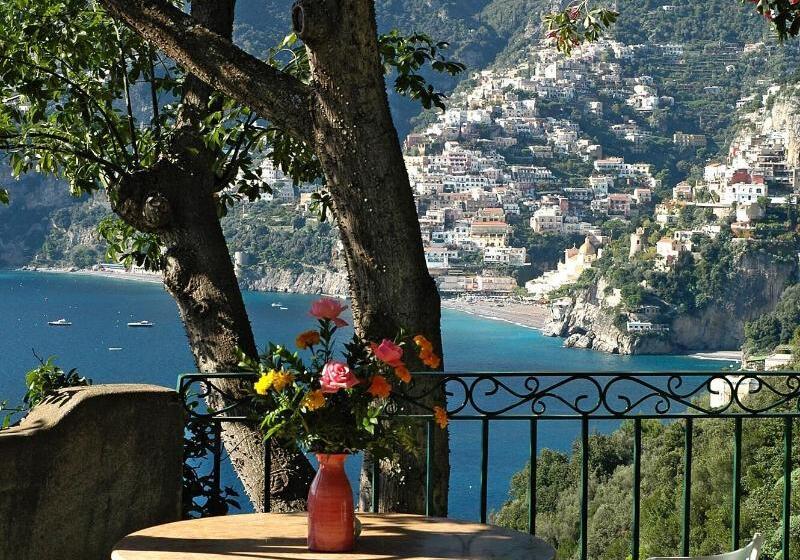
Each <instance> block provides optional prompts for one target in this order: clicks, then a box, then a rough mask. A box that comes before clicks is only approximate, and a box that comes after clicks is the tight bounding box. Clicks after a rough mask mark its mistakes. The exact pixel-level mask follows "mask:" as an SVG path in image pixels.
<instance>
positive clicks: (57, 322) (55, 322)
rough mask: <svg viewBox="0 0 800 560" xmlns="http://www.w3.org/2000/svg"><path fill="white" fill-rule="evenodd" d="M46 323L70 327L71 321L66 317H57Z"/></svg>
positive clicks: (52, 325)
mask: <svg viewBox="0 0 800 560" xmlns="http://www.w3.org/2000/svg"><path fill="white" fill-rule="evenodd" d="M47 324H48V325H50V326H51V327H71V326H72V322H71V321H67V320H66V319H59V320H57V321H48V322H47Z"/></svg>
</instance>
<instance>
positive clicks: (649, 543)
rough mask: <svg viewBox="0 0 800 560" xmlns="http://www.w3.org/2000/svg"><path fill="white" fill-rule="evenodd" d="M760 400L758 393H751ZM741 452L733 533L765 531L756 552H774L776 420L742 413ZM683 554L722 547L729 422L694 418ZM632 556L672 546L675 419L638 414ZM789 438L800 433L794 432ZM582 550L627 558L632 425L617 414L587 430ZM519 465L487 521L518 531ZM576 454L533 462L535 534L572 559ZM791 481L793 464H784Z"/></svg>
mask: <svg viewBox="0 0 800 560" xmlns="http://www.w3.org/2000/svg"><path fill="white" fill-rule="evenodd" d="M750 398H752V399H759V398H760V397H755V396H753V397H750ZM744 425H745V429H744V432H743V443H742V448H743V460H742V502H741V503H742V514H741V536H742V539H743V542H742V544H744V540H745V539H749V538H750V537H751V536H752V535H753V534H754V533H756V532H761V533H762V534H763V535H764V537H765V546H764V551H763V558H764V560H777V559H778V558H780V551H781V517H780V512H781V495H782V488H783V479H782V476H783V454H782V451H781V450H782V448H783V430H782V427H783V422H782V421H780V420H778V419H760V420H758V421H755V420H754V421H745V424H744ZM694 426H695V427H694V432H693V435H694V445H693V468H692V480H693V482H692V509H691V540H690V542H691V554H692V555H708V554H716V553H719V552H721V551H726V550H730V542H731V529H730V527H731V499H732V498H731V487H732V469H731V465H732V457H733V450H732V441H733V422H732V421H730V420H721V419H703V420H699V421H695V423H694ZM642 427H643V437H642V447H643V456H642V487H641V495H642V501H641V512H642V513H641V558H648V557H650V556H672V555H679V553H680V539H681V519H682V511H681V504H682V481H683V445H684V428H683V423H681V422H668V423H663V422H661V421H658V420H646V421H643V426H642ZM794 441H795V443H794V445H797V444H798V443H800V437H798V436H797V435H795V440H794ZM589 445H590V455H589V469H590V488H589V493H590V502H589V557H590V558H593V559H595V560H619V559H621V558H630V539H631V517H632V513H631V512H632V509H631V508H632V498H631V496H632V484H633V470H632V466H631V462H632V449H633V425H632V422H630V421H626V422H624V423H623V424H622V425H621V426H620V427H619V428H618V429H616V430H614V431H613V432H612V433H610V434H608V435H603V434H593V435H591V436H590V441H589ZM528 472H529V471H528V467H527V466H526V467H525V469H523V470H522V471H520V472H518V473H516V474H515V475H514V477H513V478H512V480H511V484H510V489H509V496H508V500H507V501H506V502H505V504H503V506H502V507H501V508H500V509H499V510H498V511H497V512H495V513H494V515H493V516H492V521H493V522H494V523H497V524H498V525H501V526H504V527H510V528H514V529H517V530H520V531H526V530H527V521H528V504H527V492H528V478H529V475H528ZM579 480H580V452H579V449H578V447H577V445H574V446H573V450H572V453H571V454H565V453H559V452H556V451H552V450H549V449H543V450H541V453H540V455H539V461H538V468H537V477H536V482H537V519H536V534H537V535H539V536H541V537H543V538H544V539H546V540H547V541H549V542H550V543H552V544H553V545H554V546H555V547H556V550H557V557H558V558H560V559H563V560H571V559H574V558H577V557H578V556H577V550H578V542H579V540H578V539H579V524H578V520H579V518H580V515H579V509H578V508H579V498H578V497H579ZM792 480H793V485H796V484H797V483H798V482H800V468H795V469H794V470H793V472H792ZM798 508H800V496H797V494H794V495H793V496H792V506H791V510H792V512H795V513H794V514H793V515H792V522H791V547H792V550H798V547H800V515H797V514H796V512H797V511H799V509H798Z"/></svg>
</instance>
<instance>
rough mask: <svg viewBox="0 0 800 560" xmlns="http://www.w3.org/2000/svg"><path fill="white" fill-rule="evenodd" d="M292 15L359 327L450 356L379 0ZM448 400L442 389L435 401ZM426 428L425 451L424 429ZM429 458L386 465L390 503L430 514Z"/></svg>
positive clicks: (441, 496)
mask: <svg viewBox="0 0 800 560" xmlns="http://www.w3.org/2000/svg"><path fill="white" fill-rule="evenodd" d="M292 21H293V24H294V27H295V31H296V32H297V33H298V35H299V37H300V38H301V39H302V40H303V41H304V43H305V44H306V48H307V49H308V53H309V61H310V64H311V73H312V86H313V89H314V92H315V95H316V99H315V110H314V111H313V118H314V137H313V146H314V149H315V152H316V154H317V157H319V159H320V162H321V163H322V167H323V169H324V171H325V175H326V179H327V184H328V188H329V190H330V193H331V197H332V200H333V205H334V214H335V215H336V217H337V219H338V223H339V229H340V234H341V239H342V243H343V245H344V252H345V260H346V263H347V270H348V273H349V280H350V292H351V295H352V300H353V314H354V319H355V325H356V330H357V332H358V333H359V334H360V335H361V336H363V337H365V338H367V339H370V340H381V339H382V338H390V339H391V338H394V336H395V335H396V334H397V332H398V331H399V330H400V329H401V328H402V329H405V330H406V331H407V332H410V333H412V334H416V333H421V334H423V335H425V336H426V337H427V338H428V339H429V340H430V341H431V342H432V343H433V345H434V347H435V348H436V351H437V352H439V353H440V354H441V351H442V344H441V331H440V325H439V323H440V313H441V311H440V301H439V293H438V291H437V289H436V284H435V283H434V281H433V279H432V278H431V276H430V274H429V273H428V269H427V266H426V264H425V256H424V250H423V247H422V238H421V234H420V227H419V220H418V218H417V211H416V206H415V203H414V198H413V194H412V191H411V186H410V183H409V179H408V174H407V172H406V168H405V162H404V160H403V155H402V151H401V148H400V142H399V140H398V138H397V131H396V130H395V127H394V123H393V121H392V117H391V113H390V110H389V102H388V98H387V95H386V86H385V83H384V79H383V68H382V62H381V59H380V54H379V52H378V43H377V37H378V34H377V26H376V23H375V12H374V4H373V2H372V0H298V1H297V2H295V4H294V7H293V12H292ZM410 353H411V352H408V354H410ZM408 354H407V355H408ZM421 365H422V364H421V363H420V362H419V361H418V360H415V359H414V360H410V361H409V367H411V368H413V369H417V370H419V369H423V368H422V367H421ZM418 383H422V382H421V381H418ZM443 402H444V395H443V394H442V393H441V392H440V393H439V394H436V395H434V397H433V399H432V400H431V402H430V403H428V404H430V405H432V404H443ZM416 435H417V438H416V439H417V442H418V445H419V449H420V450H422V449H424V448H425V447H424V442H425V429H424V426H420V428H419V430H418V431H417V434H416ZM438 436H439V437H436V438H435V439H434V463H433V473H434V480H435V482H436V484H435V487H434V488H435V491H434V501H433V504H431V505H432V507H431V510H432V512H434V513H436V514H444V513H446V510H447V488H448V478H449V452H448V439H447V433H446V432H442V433H440V434H438ZM423 455H424V454H420V455H411V454H405V455H404V456H403V458H402V459H401V461H400V464H399V465H391V464H387V463H386V462H383V463H382V469H381V473H382V476H381V479H382V480H381V485H380V487H381V492H380V500H379V502H380V506H379V507H380V508H381V509H382V510H386V511H411V512H423V511H424V506H425V491H424V489H425V480H424V478H425V468H424V457H423ZM370 463H371V461H367V466H368V467H369V465H370ZM367 478H368V477H367V476H366V473H365V474H364V475H362V487H363V488H364V490H365V491H364V492H362V499H361V505H362V508H365V506H366V504H367V503H369V500H370V497H371V496H370V494H371V488H370V487H369V484H363V483H365V482H367Z"/></svg>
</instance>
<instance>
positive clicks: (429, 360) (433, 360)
mask: <svg viewBox="0 0 800 560" xmlns="http://www.w3.org/2000/svg"><path fill="white" fill-rule="evenodd" d="M420 358H422V363H423V364H425V365H426V366H428V367H429V368H431V369H436V368H438V367H439V364H441V363H442V359H441V358H440V357H439V356H437V355H436V354H434V353H433V352H431V353H430V354H427V355H425V356H420Z"/></svg>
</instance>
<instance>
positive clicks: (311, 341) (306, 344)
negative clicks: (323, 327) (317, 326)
mask: <svg viewBox="0 0 800 560" xmlns="http://www.w3.org/2000/svg"><path fill="white" fill-rule="evenodd" d="M319 340H320V338H319V333H318V332H317V331H305V332H302V333H300V334H299V335H297V338H296V339H295V341H294V343H295V345H296V346H297V347H298V348H299V349H300V350H305V349H306V348H311V347H312V346H314V345H315V344H319Z"/></svg>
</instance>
